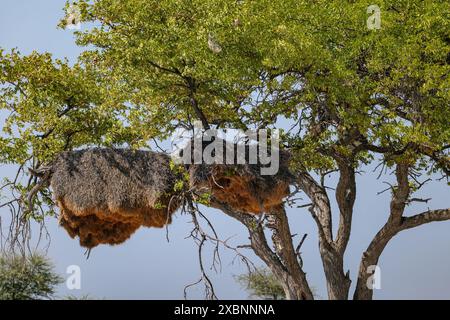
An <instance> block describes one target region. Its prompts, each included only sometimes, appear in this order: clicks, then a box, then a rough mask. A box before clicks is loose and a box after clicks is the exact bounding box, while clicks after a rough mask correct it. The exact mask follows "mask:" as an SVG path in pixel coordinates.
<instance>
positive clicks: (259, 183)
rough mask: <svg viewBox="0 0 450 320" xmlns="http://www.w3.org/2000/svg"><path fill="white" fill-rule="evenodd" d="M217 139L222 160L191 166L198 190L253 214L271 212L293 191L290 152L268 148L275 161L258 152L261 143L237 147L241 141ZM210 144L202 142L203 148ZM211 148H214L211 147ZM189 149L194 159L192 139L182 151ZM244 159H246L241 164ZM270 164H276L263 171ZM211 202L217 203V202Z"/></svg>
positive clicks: (191, 183) (192, 178)
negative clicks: (267, 161) (265, 160)
mask: <svg viewBox="0 0 450 320" xmlns="http://www.w3.org/2000/svg"><path fill="white" fill-rule="evenodd" d="M215 142H216V143H218V144H222V148H221V149H219V151H222V152H223V154H222V157H221V159H220V160H221V161H219V163H211V164H204V162H203V163H202V164H191V165H189V166H188V168H189V176H190V185H191V188H192V189H193V190H195V191H196V193H197V194H202V193H209V194H210V195H211V196H212V198H213V199H214V200H218V201H219V202H221V203H224V204H226V205H227V206H229V207H230V208H231V209H234V210H236V211H240V212H244V213H250V214H261V213H264V212H272V211H274V210H275V209H277V207H279V206H280V205H282V203H283V201H284V198H286V197H287V196H288V195H289V193H290V190H289V185H290V183H291V181H292V175H291V173H290V171H289V168H288V162H289V153H288V152H285V151H282V150H279V149H275V150H270V149H269V150H267V153H266V156H267V157H269V158H271V159H272V160H271V161H272V162H271V163H265V162H263V161H262V159H261V158H260V156H259V155H260V153H259V146H258V147H255V145H253V146H250V145H249V144H245V145H240V146H239V147H238V144H235V143H230V142H227V141H225V140H221V139H217V140H216V141H215ZM207 146H208V143H203V150H205V148H206V147H207ZM212 149H214V148H210V150H212ZM188 150H191V160H194V159H195V153H196V152H198V151H197V150H195V149H194V148H193V143H192V141H191V142H190V143H188V145H187V146H186V147H185V149H184V150H183V152H182V155H183V154H185V153H186V152H189V151H188ZM208 152H209V151H208ZM214 152H215V150H213V152H212V154H213V156H215V153H214ZM203 156H204V155H203ZM238 158H240V162H239V160H238ZM275 159H277V160H275ZM241 162H244V163H242V164H239V163H241ZM262 162H263V163H265V164H263V163H262ZM192 163H194V161H192ZM227 163H229V164H227ZM271 166H274V167H273V168H274V170H266V172H265V173H264V170H263V168H266V169H268V168H269V167H271ZM211 204H212V205H213V206H214V203H211Z"/></svg>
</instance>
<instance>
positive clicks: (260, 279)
mask: <svg viewBox="0 0 450 320" xmlns="http://www.w3.org/2000/svg"><path fill="white" fill-rule="evenodd" d="M236 280H237V281H238V282H239V284H241V285H242V286H243V287H244V288H245V289H246V290H248V291H249V292H250V294H251V295H252V296H253V297H257V298H261V299H273V300H280V299H285V297H286V296H285V293H284V290H283V287H282V286H281V283H280V282H279V281H278V280H277V279H276V278H275V276H274V275H273V274H272V272H270V270H268V269H257V270H255V271H254V272H251V273H248V274H242V275H239V276H237V277H236Z"/></svg>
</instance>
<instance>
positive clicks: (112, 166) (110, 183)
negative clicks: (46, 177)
mask: <svg viewBox="0 0 450 320" xmlns="http://www.w3.org/2000/svg"><path fill="white" fill-rule="evenodd" d="M169 163H170V158H169V156H168V155H166V154H162V153H155V152H151V151H132V150H123V149H88V150H80V151H70V152H64V153H62V154H60V155H59V156H58V158H57V159H56V160H55V162H54V164H53V167H52V171H53V172H52V176H51V181H50V183H51V187H52V189H53V192H54V198H55V200H56V204H57V206H58V207H59V208H60V210H61V215H60V224H61V225H62V226H63V227H64V228H65V229H66V230H67V232H68V233H69V235H70V236H71V237H75V236H78V237H79V238H80V244H81V245H82V246H84V247H88V248H92V247H95V246H97V245H98V244H103V243H107V244H119V243H122V242H124V241H125V240H127V239H128V238H129V237H130V236H131V235H132V234H133V233H134V232H135V231H136V230H137V229H138V228H139V227H140V226H145V227H157V228H161V227H163V226H164V225H166V224H167V223H170V222H171V215H172V214H173V213H174V212H175V211H176V209H177V208H178V202H179V201H177V200H176V199H175V198H174V197H173V190H174V184H175V182H176V181H177V179H178V177H177V176H176V175H175V174H174V172H173V171H172V170H171V169H170V165H169Z"/></svg>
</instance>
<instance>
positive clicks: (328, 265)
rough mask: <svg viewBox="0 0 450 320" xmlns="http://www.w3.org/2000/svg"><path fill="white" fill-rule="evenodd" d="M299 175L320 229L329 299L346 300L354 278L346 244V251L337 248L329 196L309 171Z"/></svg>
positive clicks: (320, 247)
mask: <svg viewBox="0 0 450 320" xmlns="http://www.w3.org/2000/svg"><path fill="white" fill-rule="evenodd" d="M297 177H298V179H297V182H298V185H299V187H300V188H301V189H302V190H303V191H304V192H305V193H306V195H307V196H308V197H309V198H310V200H311V202H312V205H311V207H310V209H309V211H310V212H311V215H312V217H313V218H314V220H315V221H316V224H317V227H318V230H319V252H320V256H321V259H322V265H323V269H324V273H325V278H326V282H327V291H328V298H329V299H330V300H346V299H348V293H349V290H350V284H351V281H350V277H349V273H348V272H347V273H344V251H345V247H344V250H342V249H341V250H337V248H338V247H337V245H336V243H335V242H334V241H333V232H332V217H331V206H330V201H329V198H328V195H327V193H326V191H325V189H324V188H323V187H322V186H320V185H319V184H318V183H317V182H316V181H315V180H314V179H313V178H312V177H311V175H310V174H309V173H307V172H300V173H299V174H298V176H297ZM341 221H345V222H348V221H349V220H348V219H345V220H342V219H341ZM350 223H351V217H350ZM345 230H346V232H350V228H349V227H346V229H345ZM341 232H342V231H341ZM347 241H348V239H347Z"/></svg>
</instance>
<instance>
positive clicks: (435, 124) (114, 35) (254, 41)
mask: <svg viewBox="0 0 450 320" xmlns="http://www.w3.org/2000/svg"><path fill="white" fill-rule="evenodd" d="M75 4H76V5H78V6H79V8H80V11H81V16H82V17H81V20H82V23H89V24H87V25H89V26H91V27H87V28H83V31H78V32H76V42H77V44H78V45H80V46H84V47H85V48H86V49H85V51H84V52H83V53H82V54H81V56H80V57H79V59H78V61H77V62H76V63H74V65H70V64H69V63H68V62H67V61H64V60H55V59H52V57H51V55H50V54H49V53H37V52H33V53H32V54H30V55H29V56H22V55H20V54H19V52H17V51H15V50H13V51H12V52H10V53H6V52H4V51H3V50H0V112H2V113H5V114H6V115H7V118H6V121H5V123H4V124H3V126H2V133H1V135H0V163H13V164H20V165H21V164H24V163H25V162H26V161H27V159H32V160H33V161H34V163H48V162H49V161H51V159H52V158H53V157H54V155H55V154H57V153H59V152H61V151H62V150H70V149H74V148H80V147H86V146H92V145H96V146H128V147H132V148H138V147H147V146H148V145H149V143H148V142H149V140H150V139H160V140H162V139H165V138H167V137H168V136H170V134H171V133H173V131H174V130H175V129H176V128H177V127H180V126H182V127H186V126H187V127H189V126H190V125H191V123H192V121H193V120H199V119H200V118H201V115H203V116H204V117H205V118H206V119H207V121H208V123H209V124H211V125H220V126H221V127H233V128H241V129H245V128H255V127H258V128H270V127H274V126H276V123H277V121H278V120H279V119H280V118H286V119H288V121H289V122H290V123H296V124H297V126H296V127H295V130H290V131H289V132H287V133H286V134H285V135H283V137H284V141H283V142H284V144H285V145H287V147H288V148H289V149H290V150H291V152H292V153H293V155H294V157H293V167H294V168H301V169H308V170H317V171H320V172H325V171H329V170H332V169H335V168H336V161H335V159H336V158H339V157H340V158H345V159H348V161H350V162H352V163H354V164H355V166H358V165H360V164H367V163H370V162H371V161H373V160H374V159H379V157H375V156H374V154H373V153H372V151H373V150H375V149H376V150H378V151H377V152H381V153H382V154H383V156H384V158H385V160H386V163H387V164H388V165H392V164H394V163H395V162H399V161H409V162H411V163H412V164H414V163H416V162H417V163H421V169H423V170H435V171H436V170H445V169H446V168H447V170H450V169H448V168H449V161H450V160H449V156H448V144H449V141H450V104H449V103H448V102H449V100H450V99H449V98H450V96H449V94H450V93H449V90H448V89H449V84H450V83H449V71H450V65H449V63H448V57H449V54H450V53H449V52H450V45H449V40H448V39H449V33H448V30H450V28H449V21H450V20H449V19H448V16H449V14H450V9H449V6H448V3H447V1H443V0H440V1H419V0H414V1H411V0H400V1H393V0H380V1H378V2H377V4H378V5H379V6H380V9H381V19H382V21H381V29H380V30H369V29H368V28H367V26H366V20H367V18H368V14H367V7H368V6H369V5H371V4H372V1H369V0H358V1H351V2H345V1H338V0H335V1H330V0H314V1H313V0H259V1H228V0H189V1H188V0H167V1H157V0H95V1H87V0H79V1H75ZM65 23H66V22H65V20H62V22H61V23H60V27H62V28H64V27H65ZM91 23H92V24H91ZM217 48H219V50H217ZM368 145H371V146H376V148H369V147H367V146H368ZM405 150H406V151H405ZM446 150H447V151H446ZM425 157H431V158H432V159H433V160H434V161H429V158H426V159H428V160H427V161H424V159H425ZM438 157H439V158H440V160H439V161H437V160H436V158H438ZM181 187H182V186H181V183H180V184H179V185H177V188H181ZM26 191H29V190H26Z"/></svg>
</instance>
